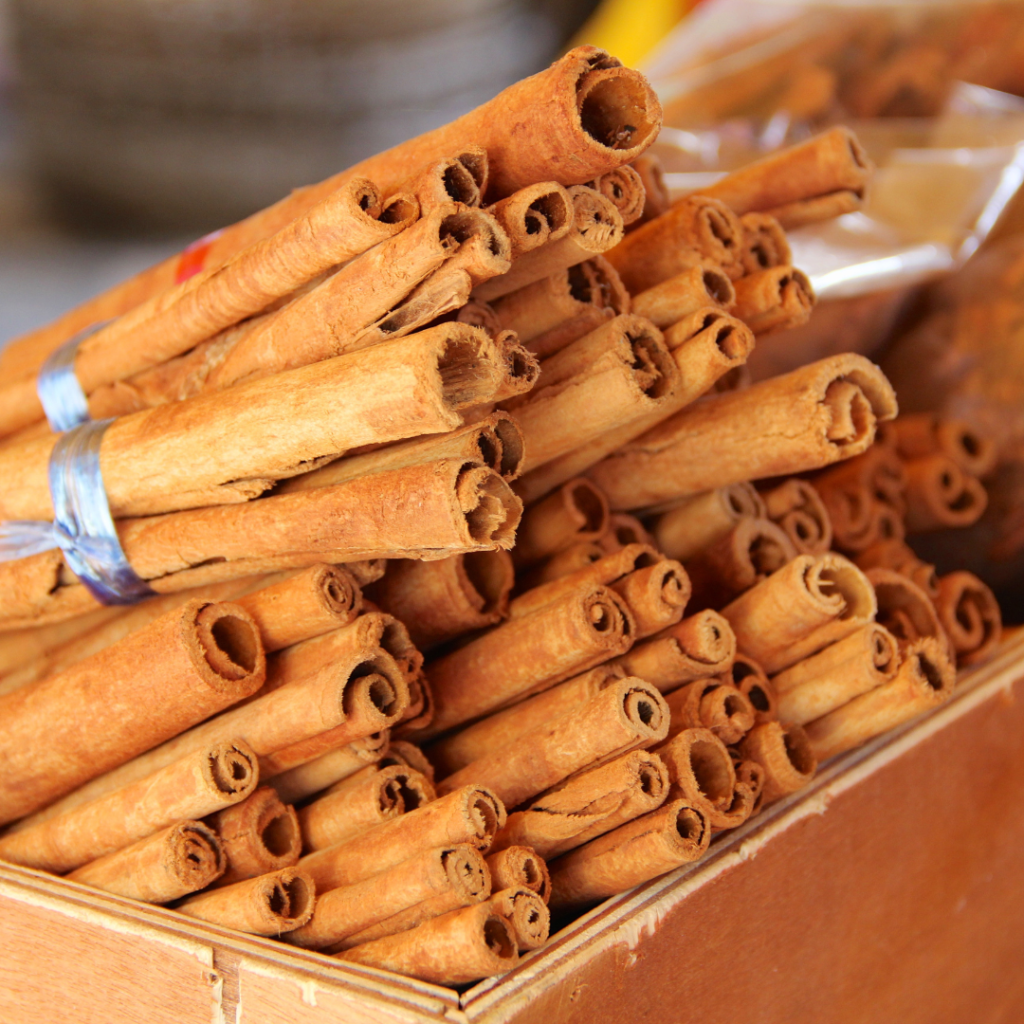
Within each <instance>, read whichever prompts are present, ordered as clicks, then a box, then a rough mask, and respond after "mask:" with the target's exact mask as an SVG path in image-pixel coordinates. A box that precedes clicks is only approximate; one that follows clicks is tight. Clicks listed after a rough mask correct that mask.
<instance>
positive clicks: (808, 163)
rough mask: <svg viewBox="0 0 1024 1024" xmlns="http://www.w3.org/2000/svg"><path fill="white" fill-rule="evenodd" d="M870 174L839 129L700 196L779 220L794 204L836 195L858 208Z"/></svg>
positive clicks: (860, 153)
mask: <svg viewBox="0 0 1024 1024" xmlns="http://www.w3.org/2000/svg"><path fill="white" fill-rule="evenodd" d="M873 171H874V167H873V165H872V163H871V161H870V160H869V159H868V157H867V154H866V153H865V152H864V150H863V149H862V147H861V145H860V143H859V142H858V141H857V137H856V136H855V135H854V134H853V132H852V131H850V129H849V128H844V127H838V128H832V129H830V130H829V131H827V132H823V133H822V134H821V135H816V136H815V137H814V138H813V139H808V141H807V142H802V143H799V144H798V145H796V146H790V147H788V148H787V149H783V150H781V151H779V152H778V153H773V154H771V155H770V156H766V157H764V158H762V159H761V160H756V161H755V162H754V163H751V164H747V165H746V166H745V167H741V168H740V169H739V170H737V171H733V172H731V173H730V174H727V175H726V176H725V177H724V178H722V179H721V180H720V181H717V182H715V184H714V185H709V186H708V187H707V188H703V189H701V190H700V194H701V195H704V196H712V197H714V198H715V199H718V200H721V201H722V202H723V203H725V204H726V205H728V206H729V207H730V209H732V210H734V211H735V212H736V213H739V214H743V213H751V212H761V213H771V214H773V215H774V216H776V217H778V213H777V212H776V210H778V209H779V208H785V209H786V210H787V212H788V211H789V208H791V207H792V205H793V204H799V203H803V202H807V201H811V200H817V199H823V198H826V197H828V198H834V197H836V196H837V195H839V196H842V197H845V196H847V195H849V196H852V197H854V198H855V199H856V200H857V206H859V205H860V202H861V201H863V198H864V194H865V190H866V187H867V183H868V180H869V179H870V177H871V174H872V172H873ZM854 208H856V207H854ZM843 212H846V211H845V210H844V211H843ZM779 219H780V220H781V218H779ZM783 226H786V224H785V222H783Z"/></svg>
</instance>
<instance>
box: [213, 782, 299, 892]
mask: <svg viewBox="0 0 1024 1024" xmlns="http://www.w3.org/2000/svg"><path fill="white" fill-rule="evenodd" d="M209 823H210V826H211V827H212V828H213V829H214V831H215V832H216V833H217V836H218V838H219V839H220V845H221V848H222V850H223V851H224V857H225V861H226V865H227V867H226V869H225V871H224V872H223V874H222V875H221V878H220V880H219V884H220V885H229V884H231V883H232V882H239V881H241V880H243V879H246V878H256V877H257V876H259V875H265V874H268V873H269V872H271V871H281V870H283V869H284V868H289V867H291V866H292V865H294V864H295V863H297V862H298V859H299V855H300V853H301V852H302V836H301V834H300V831H299V821H298V818H297V817H296V816H295V808H293V807H292V806H291V805H290V804H284V803H282V802H281V800H280V799H279V798H278V795H277V793H275V792H274V790H273V789H272V788H271V787H270V786H261V787H260V788H259V789H257V790H256V792H255V793H253V794H252V795H251V796H250V797H248V798H247V799H245V800H243V801H242V802H241V803H238V804H235V806H234V807H229V808H227V809H226V810H223V811H220V812H218V813H217V814H215V815H214V816H213V817H212V818H211V819H210V822H209Z"/></svg>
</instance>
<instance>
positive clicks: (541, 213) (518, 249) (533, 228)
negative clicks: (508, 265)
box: [488, 172, 615, 261]
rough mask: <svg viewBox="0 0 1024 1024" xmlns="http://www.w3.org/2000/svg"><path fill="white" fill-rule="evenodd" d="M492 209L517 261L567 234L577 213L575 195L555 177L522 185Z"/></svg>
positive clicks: (491, 211) (513, 257) (491, 212)
mask: <svg viewBox="0 0 1024 1024" xmlns="http://www.w3.org/2000/svg"><path fill="white" fill-rule="evenodd" d="M613 173H615V172H613ZM488 212H489V213H490V214H491V215H492V216H493V217H494V219H495V220H497V222H498V223H499V224H500V225H501V226H502V227H503V228H504V229H505V233H506V234H507V235H508V237H509V241H510V242H511V243H512V249H511V253H510V255H511V257H512V259H513V261H515V260H518V259H519V258H520V257H521V256H523V255H524V254H525V253H528V252H530V251H532V250H533V249H537V248H539V247H540V246H543V245H550V244H552V243H553V242H557V241H559V240H560V239H562V238H564V237H565V236H566V235H568V234H569V232H570V231H571V230H572V227H573V217H574V215H575V210H574V208H573V201H572V196H571V195H570V194H569V193H568V192H567V191H566V190H565V189H564V188H562V186H561V185H559V184H558V182H555V181H546V182H539V183H538V184H536V185H528V186H526V188H521V189H519V191H518V192H513V193H512V195H510V196H509V197H508V198H507V199H502V200H501V201H500V202H498V203H495V204H494V206H492V207H491V208H490V209H489V210H488Z"/></svg>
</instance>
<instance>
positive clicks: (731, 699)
mask: <svg viewBox="0 0 1024 1024" xmlns="http://www.w3.org/2000/svg"><path fill="white" fill-rule="evenodd" d="M665 701H666V703H667V704H668V707H669V711H671V712H672V720H671V722H670V723H669V735H673V734H674V733H677V732H682V730H683V729H707V730H709V731H710V732H712V733H713V734H714V735H715V736H717V737H718V738H719V739H720V740H721V741H722V742H723V743H725V744H732V743H737V742H739V740H740V739H741V738H742V737H743V736H744V735H745V734H746V733H747V732H749V731H750V730H751V729H752V728H753V726H754V717H755V715H754V708H753V705H752V704H751V703H750V701H749V700H747V698H746V697H745V696H744V695H743V694H742V693H741V692H740V691H739V690H737V689H736V687H735V686H730V685H729V684H728V683H723V682H722V681H721V680H720V679H716V678H710V679H698V680H697V681H696V682H693V683H687V685H686V686H682V687H680V688H679V689H678V690H673V691H672V692H671V693H670V694H668V696H667V697H666V698H665Z"/></svg>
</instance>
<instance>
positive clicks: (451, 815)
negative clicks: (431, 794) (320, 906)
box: [299, 786, 505, 893]
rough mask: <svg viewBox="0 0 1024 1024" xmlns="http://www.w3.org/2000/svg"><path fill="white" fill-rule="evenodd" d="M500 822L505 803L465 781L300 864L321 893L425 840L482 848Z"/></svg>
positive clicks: (360, 877)
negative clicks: (466, 844) (416, 808)
mask: <svg viewBox="0 0 1024 1024" xmlns="http://www.w3.org/2000/svg"><path fill="white" fill-rule="evenodd" d="M504 824H505V807H504V805H503V804H502V802H501V801H500V800H499V799H498V798H497V797H496V796H495V795H494V794H493V793H491V792H490V791H489V790H487V789H484V788H483V787H482V786H464V787H463V788H462V789H459V790H456V791H455V792H453V793H448V794H447V795H446V796H442V797H439V798H438V799H437V800H434V801H433V802H431V803H429V804H426V805H425V806H423V807H421V808H419V810H416V811H410V812H409V813H408V814H403V815H401V816H400V817H398V818H394V819H393V820H391V821H386V822H384V823H383V824H381V825H378V826H376V828H372V829H370V831H369V832H364V833H363V834H362V835H360V836H357V837H356V838H355V839H350V840H349V841H348V842H347V843H342V844H341V845H339V846H331V847H328V848H327V849H325V850H317V852H316V853H311V854H308V855H307V856H305V857H303V858H302V860H301V861H300V864H299V866H300V867H301V868H302V869H303V870H304V871H308V872H309V873H310V874H311V875H312V876H313V879H314V881H315V882H316V887H317V891H318V892H320V893H324V892H326V891H327V890H328V889H337V888H338V887H339V886H342V885H354V884H355V883H356V882H361V881H364V880H365V879H367V878H370V877H371V876H372V875H376V874H378V873H379V872H382V871H386V870H387V869H388V868H391V867H394V865H396V864H400V863H401V862H402V861H404V860H408V859H409V858H410V857H412V856H413V855H414V854H415V853H417V852H418V851H420V850H423V849H425V848H427V847H430V846H450V845H452V844H455V843H469V844H470V845H472V846H475V847H476V848H477V849H478V850H486V849H487V847H488V846H490V844H491V840H492V839H493V838H494V836H495V833H497V831H498V830H499V829H500V828H501V827H502V826H503V825H504Z"/></svg>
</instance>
